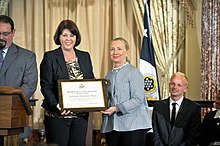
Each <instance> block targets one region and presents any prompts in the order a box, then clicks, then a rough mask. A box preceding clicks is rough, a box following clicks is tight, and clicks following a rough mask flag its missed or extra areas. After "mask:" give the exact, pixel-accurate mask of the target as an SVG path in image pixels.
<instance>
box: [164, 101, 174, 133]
mask: <svg viewBox="0 0 220 146" xmlns="http://www.w3.org/2000/svg"><path fill="white" fill-rule="evenodd" d="M163 111H164V113H165V120H166V121H168V122H166V126H167V129H168V132H169V133H170V132H171V130H172V127H171V123H170V97H169V98H167V99H166V100H165V108H164V109H163Z"/></svg>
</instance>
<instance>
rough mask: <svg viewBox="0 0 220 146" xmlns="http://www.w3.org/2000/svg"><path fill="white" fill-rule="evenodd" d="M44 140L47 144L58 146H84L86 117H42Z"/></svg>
mask: <svg viewBox="0 0 220 146" xmlns="http://www.w3.org/2000/svg"><path fill="white" fill-rule="evenodd" d="M44 118H45V119H44V125H45V133H46V140H47V143H48V144H57V145H59V146H84V145H85V142H86V132H87V124H88V116H86V117H77V118H59V117H51V116H44Z"/></svg>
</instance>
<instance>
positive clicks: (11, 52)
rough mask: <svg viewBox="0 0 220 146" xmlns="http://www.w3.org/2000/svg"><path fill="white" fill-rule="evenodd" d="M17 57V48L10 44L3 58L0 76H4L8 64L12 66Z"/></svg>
mask: <svg viewBox="0 0 220 146" xmlns="http://www.w3.org/2000/svg"><path fill="white" fill-rule="evenodd" d="M17 55H18V48H17V47H16V46H15V45H14V44H12V45H11V46H10V47H9V48H8V52H7V54H6V56H5V60H4V65H3V66H2V69H1V73H0V76H1V75H2V74H4V72H5V71H6V70H7V69H8V67H9V66H10V64H12V62H13V61H14V60H15V59H16V57H17Z"/></svg>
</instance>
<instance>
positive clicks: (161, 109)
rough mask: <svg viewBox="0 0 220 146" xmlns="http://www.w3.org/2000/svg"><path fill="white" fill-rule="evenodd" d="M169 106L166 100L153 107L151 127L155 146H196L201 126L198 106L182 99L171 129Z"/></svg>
mask: <svg viewBox="0 0 220 146" xmlns="http://www.w3.org/2000/svg"><path fill="white" fill-rule="evenodd" d="M169 104H170V103H169V98H168V99H165V100H162V101H159V102H157V103H156V104H155V105H154V108H153V115H152V122H153V123H152V125H153V141H154V144H155V146H196V145H197V144H198V137H199V131H200V126H201V108H200V106H199V105H198V104H197V103H195V102H193V101H191V100H189V99H187V98H185V97H184V99H183V101H182V104H181V106H180V109H179V112H178V115H177V117H176V120H175V122H174V126H173V128H172V127H171V124H170V110H169Z"/></svg>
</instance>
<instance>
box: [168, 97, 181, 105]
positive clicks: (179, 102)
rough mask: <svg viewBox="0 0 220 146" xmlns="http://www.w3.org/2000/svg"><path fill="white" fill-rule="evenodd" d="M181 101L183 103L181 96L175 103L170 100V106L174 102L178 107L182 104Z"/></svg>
mask: <svg viewBox="0 0 220 146" xmlns="http://www.w3.org/2000/svg"><path fill="white" fill-rule="evenodd" d="M182 101H183V96H182V97H181V98H180V99H179V100H177V101H173V100H172V99H171V98H170V105H172V103H174V102H175V103H176V104H177V105H178V106H180V105H181V103H182Z"/></svg>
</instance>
